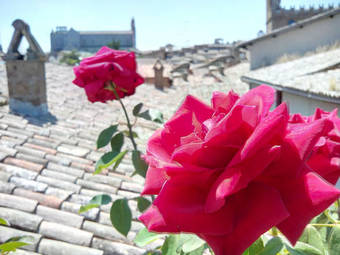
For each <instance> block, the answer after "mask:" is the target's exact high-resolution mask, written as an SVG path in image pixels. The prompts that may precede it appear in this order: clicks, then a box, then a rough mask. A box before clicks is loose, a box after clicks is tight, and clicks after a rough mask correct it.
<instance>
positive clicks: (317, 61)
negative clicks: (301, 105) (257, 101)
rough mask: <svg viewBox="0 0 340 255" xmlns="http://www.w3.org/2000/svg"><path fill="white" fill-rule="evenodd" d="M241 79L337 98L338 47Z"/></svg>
mask: <svg viewBox="0 0 340 255" xmlns="http://www.w3.org/2000/svg"><path fill="white" fill-rule="evenodd" d="M242 79H243V80H244V81H249V82H255V83H267V84H271V85H274V86H278V87H281V88H282V89H284V88H292V89H295V90H299V91H302V92H305V93H313V94H317V95H320V96H325V97H329V100H332V98H334V99H336V100H337V101H339V99H340V88H337V87H336V86H335V87H334V83H335V84H339V83H340V49H336V50H332V51H328V52H323V53H319V54H315V55H311V56H308V57H303V58H300V59H296V60H293V61H289V62H287V63H282V64H276V65H272V66H269V67H264V68H260V69H257V70H255V71H251V72H249V73H247V74H245V75H244V76H243V77H242Z"/></svg>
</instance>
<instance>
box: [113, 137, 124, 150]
mask: <svg viewBox="0 0 340 255" xmlns="http://www.w3.org/2000/svg"><path fill="white" fill-rule="evenodd" d="M123 144H124V134H123V133H118V134H116V135H115V136H114V137H112V139H111V149H112V151H119V152H120V150H121V149H122V146H123Z"/></svg>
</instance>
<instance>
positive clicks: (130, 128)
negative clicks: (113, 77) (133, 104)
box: [110, 82, 137, 151]
mask: <svg viewBox="0 0 340 255" xmlns="http://www.w3.org/2000/svg"><path fill="white" fill-rule="evenodd" d="M110 86H111V88H112V91H113V94H115V97H116V98H117V100H118V101H119V103H120V105H121V106H122V108H123V111H124V114H125V118H126V121H127V126H128V128H129V138H130V140H131V142H132V145H133V148H134V150H135V151H137V144H136V142H135V139H133V134H132V126H131V123H130V119H129V115H128V114H127V111H126V108H125V106H124V104H123V101H122V100H121V99H120V97H119V95H118V93H117V90H116V85H115V84H114V83H113V82H110Z"/></svg>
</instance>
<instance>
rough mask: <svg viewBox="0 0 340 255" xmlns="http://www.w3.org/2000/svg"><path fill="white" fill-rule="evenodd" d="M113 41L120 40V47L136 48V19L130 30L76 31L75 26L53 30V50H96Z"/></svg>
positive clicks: (132, 21) (132, 22)
mask: <svg viewBox="0 0 340 255" xmlns="http://www.w3.org/2000/svg"><path fill="white" fill-rule="evenodd" d="M113 41H116V42H117V41H118V42H119V44H120V49H131V48H132V49H135V48H136V26H135V20H134V19H132V20H131V30H128V31H76V30H74V29H73V28H70V29H69V30H67V27H65V26H59V27H57V29H56V31H55V32H54V31H52V32H51V52H58V51H62V50H78V51H88V52H96V51H97V50H98V49H99V48H101V47H102V46H104V45H107V44H109V43H112V42H113Z"/></svg>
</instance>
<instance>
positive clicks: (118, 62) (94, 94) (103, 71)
mask: <svg viewBox="0 0 340 255" xmlns="http://www.w3.org/2000/svg"><path fill="white" fill-rule="evenodd" d="M136 69H137V64H136V60H135V54H134V53H133V52H126V51H119V50H112V49H110V48H108V47H102V48H101V49H100V50H99V51H98V52H97V53H96V55H95V56H93V57H89V58H85V59H83V60H82V61H81V62H80V65H79V66H76V67H74V68H73V71H74V74H75V75H76V78H75V80H74V81H73V83H74V84H76V85H78V86H79V87H82V88H84V89H85V92H86V95H87V98H88V100H89V101H90V102H92V103H93V102H97V101H99V102H103V103H104V102H106V101H108V100H115V99H116V97H115V95H114V93H113V91H112V90H110V89H108V86H109V85H110V82H113V83H114V84H115V88H116V91H117V93H118V95H119V97H120V98H123V97H125V96H130V95H133V94H134V93H135V89H136V87H137V86H138V85H140V84H142V83H143V82H144V79H143V78H142V77H141V76H140V75H139V74H137V73H136Z"/></svg>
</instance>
